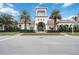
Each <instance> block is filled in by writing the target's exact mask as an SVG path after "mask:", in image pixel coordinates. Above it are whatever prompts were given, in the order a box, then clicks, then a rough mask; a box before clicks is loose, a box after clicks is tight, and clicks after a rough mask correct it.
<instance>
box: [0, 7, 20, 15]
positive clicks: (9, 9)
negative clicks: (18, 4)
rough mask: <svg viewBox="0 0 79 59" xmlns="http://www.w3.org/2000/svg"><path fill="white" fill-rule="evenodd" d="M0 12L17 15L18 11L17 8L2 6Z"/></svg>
mask: <svg viewBox="0 0 79 59" xmlns="http://www.w3.org/2000/svg"><path fill="white" fill-rule="evenodd" d="M0 12H2V13H8V14H12V15H13V16H17V15H19V12H18V11H17V10H15V9H13V8H10V7H5V8H2V9H0Z"/></svg>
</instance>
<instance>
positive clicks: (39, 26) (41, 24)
mask: <svg viewBox="0 0 79 59" xmlns="http://www.w3.org/2000/svg"><path fill="white" fill-rule="evenodd" d="M37 30H38V31H45V23H43V22H39V23H38V25H37Z"/></svg>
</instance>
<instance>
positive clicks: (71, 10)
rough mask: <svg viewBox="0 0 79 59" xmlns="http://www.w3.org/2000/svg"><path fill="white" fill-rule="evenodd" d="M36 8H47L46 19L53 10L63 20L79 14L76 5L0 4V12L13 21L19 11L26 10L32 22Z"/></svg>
mask: <svg viewBox="0 0 79 59" xmlns="http://www.w3.org/2000/svg"><path fill="white" fill-rule="evenodd" d="M37 6H39V7H47V8H48V17H49V16H50V15H51V12H52V11H53V10H55V9H57V10H59V11H60V14H61V16H62V18H63V19H68V18H71V17H72V16H75V15H76V14H78V13H79V4H78V3H0V12H3V13H9V14H12V15H13V16H14V19H15V20H19V19H20V17H19V16H20V12H21V10H26V11H28V13H29V15H30V16H31V20H34V17H35V10H34V8H35V7H37Z"/></svg>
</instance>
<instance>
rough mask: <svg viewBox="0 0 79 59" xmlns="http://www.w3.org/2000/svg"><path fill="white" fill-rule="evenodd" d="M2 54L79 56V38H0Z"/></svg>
mask: <svg viewBox="0 0 79 59" xmlns="http://www.w3.org/2000/svg"><path fill="white" fill-rule="evenodd" d="M0 54H1V55H2V54H33V55H36V54H38V55H42V54H43V55H44V54H45V55H46V54H47V55H49V54H51V55H52V54H58V55H59V54H69V55H72V54H79V37H78V36H49V35H48V36H44V35H43V36H0Z"/></svg>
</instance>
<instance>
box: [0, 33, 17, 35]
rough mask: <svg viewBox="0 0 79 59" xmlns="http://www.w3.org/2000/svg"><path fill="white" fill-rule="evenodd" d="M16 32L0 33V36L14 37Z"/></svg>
mask: <svg viewBox="0 0 79 59" xmlns="http://www.w3.org/2000/svg"><path fill="white" fill-rule="evenodd" d="M17 33H18V32H0V35H15V34H17Z"/></svg>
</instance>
